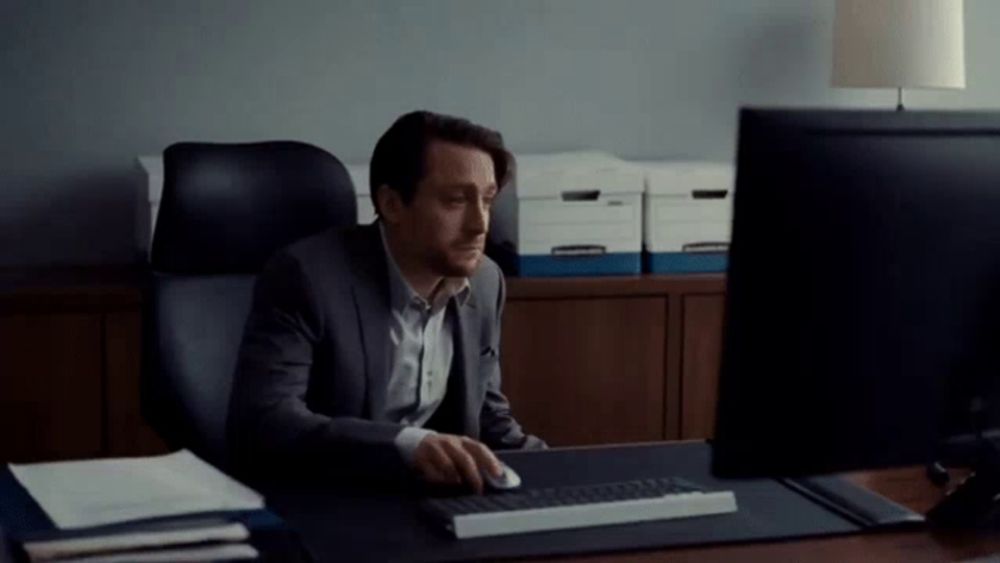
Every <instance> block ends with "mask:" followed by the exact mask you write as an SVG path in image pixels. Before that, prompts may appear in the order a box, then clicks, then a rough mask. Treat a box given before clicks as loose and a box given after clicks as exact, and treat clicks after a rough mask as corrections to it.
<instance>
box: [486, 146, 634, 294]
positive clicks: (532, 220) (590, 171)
mask: <svg viewBox="0 0 1000 563" xmlns="http://www.w3.org/2000/svg"><path fill="white" fill-rule="evenodd" d="M642 190H643V173H642V170H641V169H640V168H639V167H637V166H635V165H633V164H631V163H629V162H626V161H624V160H621V159H619V158H617V157H615V156H613V155H610V154H607V153H603V152H598V151H580V152H566V153H552V154H525V155H518V156H517V172H516V176H515V178H514V180H513V181H512V182H511V185H509V186H507V188H505V189H504V191H503V192H501V194H500V196H499V197H498V198H497V202H496V203H495V207H494V214H493V219H492V227H491V230H492V234H491V239H492V241H493V243H494V244H495V245H499V246H500V247H501V248H503V249H505V250H506V251H508V252H510V253H511V254H512V257H511V260H512V261H513V263H514V264H516V267H517V270H518V271H519V273H520V274H521V275H523V276H562V275H606V274H611V275H614V274H638V273H639V272H640V271H641V260H640V257H641V248H642Z"/></svg>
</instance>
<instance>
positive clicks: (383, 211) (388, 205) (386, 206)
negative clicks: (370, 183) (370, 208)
mask: <svg viewBox="0 0 1000 563" xmlns="http://www.w3.org/2000/svg"><path fill="white" fill-rule="evenodd" d="M375 199H376V200H377V201H378V214H379V216H380V217H381V218H382V220H383V221H385V222H386V223H387V224H389V225H395V224H396V223H398V222H399V216H400V213H402V210H403V199H402V198H400V197H399V192H397V191H396V190H394V189H392V188H390V187H389V186H387V185H386V184H382V185H381V186H379V187H378V189H377V190H375Z"/></svg>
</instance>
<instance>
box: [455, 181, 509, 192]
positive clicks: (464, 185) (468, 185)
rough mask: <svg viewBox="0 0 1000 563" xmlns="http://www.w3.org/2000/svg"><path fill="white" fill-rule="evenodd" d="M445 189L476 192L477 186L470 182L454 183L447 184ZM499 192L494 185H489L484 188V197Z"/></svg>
mask: <svg viewBox="0 0 1000 563" xmlns="http://www.w3.org/2000/svg"><path fill="white" fill-rule="evenodd" d="M445 189H446V190H468V189H473V190H478V189H479V186H477V185H476V184H473V183H472V182H456V183H454V184H447V185H445ZM499 191H500V190H499V188H497V185H496V184H490V185H488V186H486V195H496V194H497V192H499Z"/></svg>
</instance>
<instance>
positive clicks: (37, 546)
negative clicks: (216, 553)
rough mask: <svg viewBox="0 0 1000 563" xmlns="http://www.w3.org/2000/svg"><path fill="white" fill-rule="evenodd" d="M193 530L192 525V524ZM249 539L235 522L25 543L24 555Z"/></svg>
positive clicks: (46, 556)
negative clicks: (25, 553)
mask: <svg viewBox="0 0 1000 563" xmlns="http://www.w3.org/2000/svg"><path fill="white" fill-rule="evenodd" d="M192 526H194V524H192ZM249 537H250V531H249V530H247V528H246V526H244V525H243V524H240V523H238V522H229V523H224V524H215V525H211V526H197V527H190V528H187V527H179V528H176V529H165V530H143V531H136V532H118V533H109V534H101V535H93V536H91V535H88V536H86V537H80V538H65V539H55V540H42V541H29V542H25V543H24V546H23V547H24V551H26V552H27V553H28V557H30V558H31V560H32V561H50V560H53V559H62V558H65V557H71V556H73V557H83V556H87V555H95V554H99V553H104V552H109V551H126V550H132V551H135V550H138V549H148V548H154V547H163V546H171V545H185V544H195V543H205V542H238V541H244V540H246V539H248V538H249Z"/></svg>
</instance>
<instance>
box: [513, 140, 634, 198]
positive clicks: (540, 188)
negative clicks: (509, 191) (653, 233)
mask: <svg viewBox="0 0 1000 563" xmlns="http://www.w3.org/2000/svg"><path fill="white" fill-rule="evenodd" d="M514 182H515V184H516V191H517V197H518V198H521V199H524V198H562V197H564V195H566V194H570V195H572V194H585V193H592V192H599V194H601V195H605V194H627V193H641V192H642V190H643V171H642V169H641V168H640V167H638V166H636V165H635V164H633V163H631V162H628V161H625V160H622V159H620V158H618V157H616V156H614V155H612V154H608V153H605V152H600V151H592V150H587V151H574V152H560V153H548V154H522V155H517V172H516V178H515V180H514Z"/></svg>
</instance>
